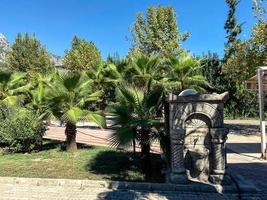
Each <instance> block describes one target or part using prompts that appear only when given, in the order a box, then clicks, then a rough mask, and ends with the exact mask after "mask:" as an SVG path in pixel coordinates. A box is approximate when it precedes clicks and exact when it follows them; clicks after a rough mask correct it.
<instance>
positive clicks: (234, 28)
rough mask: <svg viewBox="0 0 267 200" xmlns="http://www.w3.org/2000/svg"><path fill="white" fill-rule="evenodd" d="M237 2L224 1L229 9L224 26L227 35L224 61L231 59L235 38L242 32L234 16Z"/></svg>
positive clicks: (237, 0)
mask: <svg viewBox="0 0 267 200" xmlns="http://www.w3.org/2000/svg"><path fill="white" fill-rule="evenodd" d="M239 2H240V1H239V0H226V3H227V4H228V7H229V11H228V16H227V19H226V22H225V25H224V29H225V30H226V33H227V36H226V39H227V42H226V44H225V59H228V58H229V57H231V55H232V54H233V53H234V52H235V45H236V43H237V42H238V39H237V36H238V35H239V34H240V33H241V31H242V29H241V25H240V24H238V23H237V18H236V16H235V14H236V7H237V5H238V4H239Z"/></svg>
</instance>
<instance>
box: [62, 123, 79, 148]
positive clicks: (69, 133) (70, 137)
mask: <svg viewBox="0 0 267 200" xmlns="http://www.w3.org/2000/svg"><path fill="white" fill-rule="evenodd" d="M76 132H77V130H76V125H74V124H72V123H69V122H68V123H67V124H66V129H65V134H66V150H67V151H68V152H75V151H77V143H76Z"/></svg>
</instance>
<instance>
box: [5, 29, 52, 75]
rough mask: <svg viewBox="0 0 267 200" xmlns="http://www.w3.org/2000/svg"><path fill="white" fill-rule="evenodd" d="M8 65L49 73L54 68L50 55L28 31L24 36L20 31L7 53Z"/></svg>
mask: <svg viewBox="0 0 267 200" xmlns="http://www.w3.org/2000/svg"><path fill="white" fill-rule="evenodd" d="M7 65H8V67H9V68H10V69H12V70H15V71H19V72H27V73H29V74H32V73H36V72H39V73H43V74H45V73H47V72H49V71H51V70H52V69H53V64H52V62H51V61H50V59H49V55H48V53H47V51H46V49H45V48H44V46H42V44H41V43H40V41H39V40H38V39H37V38H36V37H35V35H33V36H32V37H31V36H30V35H29V34H28V33H26V34H25V35H24V36H23V37H22V35H21V34H20V33H19V34H18V35H17V37H16V39H15V42H14V44H13V45H12V46H11V49H10V51H8V54H7Z"/></svg>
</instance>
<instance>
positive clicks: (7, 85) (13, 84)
mask: <svg viewBox="0 0 267 200" xmlns="http://www.w3.org/2000/svg"><path fill="white" fill-rule="evenodd" d="M31 87H32V85H31V83H27V80H26V76H25V74H23V73H18V72H10V71H0V103H4V104H6V105H8V106H13V105H15V104H18V103H22V102H23V101H24V100H25V95H26V94H27V93H28V92H29V91H30V89H31Z"/></svg>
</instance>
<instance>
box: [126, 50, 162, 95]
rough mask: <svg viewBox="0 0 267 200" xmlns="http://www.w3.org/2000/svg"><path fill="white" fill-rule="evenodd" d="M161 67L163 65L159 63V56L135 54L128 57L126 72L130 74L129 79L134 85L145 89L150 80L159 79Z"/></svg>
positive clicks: (156, 80) (155, 80)
mask: <svg viewBox="0 0 267 200" xmlns="http://www.w3.org/2000/svg"><path fill="white" fill-rule="evenodd" d="M162 67H163V65H161V61H160V58H159V57H157V56H151V57H149V56H146V55H144V54H137V55H136V56H134V57H132V58H130V61H129V69H128V70H127V73H129V74H131V76H130V77H131V79H132V80H131V81H132V82H134V83H135V85H137V86H139V87H143V88H145V89H146V90H147V87H148V82H149V81H150V80H153V81H154V82H158V81H159V80H160V79H161V77H162V74H161V71H162Z"/></svg>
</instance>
